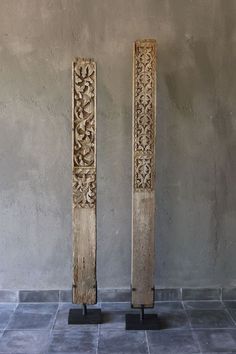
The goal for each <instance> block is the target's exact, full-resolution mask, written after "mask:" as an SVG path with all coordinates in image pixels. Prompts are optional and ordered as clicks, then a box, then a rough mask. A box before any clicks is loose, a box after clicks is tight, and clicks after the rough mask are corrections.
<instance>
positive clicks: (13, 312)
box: [2, 303, 19, 336]
mask: <svg viewBox="0 0 236 354" xmlns="http://www.w3.org/2000/svg"><path fill="white" fill-rule="evenodd" d="M18 305H19V303H17V304H16V306H15V308H14V311H12V314H11V315H10V316H9V319H8V321H7V324H6V327H5V328H4V329H3V330H2V331H3V333H2V336H3V334H4V333H5V331H7V327H8V325H9V323H10V321H11V319H12V317H13V316H14V314H15V311H16V308H17V306H18Z"/></svg>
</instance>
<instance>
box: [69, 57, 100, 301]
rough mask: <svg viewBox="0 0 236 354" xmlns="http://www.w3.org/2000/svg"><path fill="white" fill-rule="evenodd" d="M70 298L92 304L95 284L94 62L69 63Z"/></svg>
mask: <svg viewBox="0 0 236 354" xmlns="http://www.w3.org/2000/svg"><path fill="white" fill-rule="evenodd" d="M72 132H73V134H72V166H73V171H72V173H73V207H72V232H73V302H74V303H76V304H95V303H96V302H97V285H96V65H95V62H94V61H93V60H91V59H81V58H79V59H76V60H75V61H74V62H73V64H72Z"/></svg>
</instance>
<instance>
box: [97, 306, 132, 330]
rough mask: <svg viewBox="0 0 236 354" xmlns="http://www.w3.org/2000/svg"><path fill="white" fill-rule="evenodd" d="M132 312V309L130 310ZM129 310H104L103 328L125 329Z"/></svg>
mask: <svg viewBox="0 0 236 354" xmlns="http://www.w3.org/2000/svg"><path fill="white" fill-rule="evenodd" d="M129 312H130V311H129ZM126 313H127V311H105V310H104V311H103V312H102V324H101V327H103V328H110V329H125V314H126Z"/></svg>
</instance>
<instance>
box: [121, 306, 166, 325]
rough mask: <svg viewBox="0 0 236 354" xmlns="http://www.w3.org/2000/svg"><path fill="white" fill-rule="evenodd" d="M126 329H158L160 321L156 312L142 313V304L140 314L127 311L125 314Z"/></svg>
mask: <svg viewBox="0 0 236 354" xmlns="http://www.w3.org/2000/svg"><path fill="white" fill-rule="evenodd" d="M125 321H126V325H125V329H126V330H158V329H160V323H159V321H158V317H157V314H155V313H148V314H145V313H144V306H143V305H141V309H140V314H139V315H138V314H133V313H130V314H129V313H127V314H126V316H125Z"/></svg>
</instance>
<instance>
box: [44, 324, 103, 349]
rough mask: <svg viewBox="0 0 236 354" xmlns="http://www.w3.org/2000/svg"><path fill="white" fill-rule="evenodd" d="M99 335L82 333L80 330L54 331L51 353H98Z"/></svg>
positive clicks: (50, 346)
mask: <svg viewBox="0 0 236 354" xmlns="http://www.w3.org/2000/svg"><path fill="white" fill-rule="evenodd" d="M97 344H98V334H97V333H94V332H81V331H79V330H78V329H76V330H69V331H67V330H66V331H53V332H52V338H51V342H50V345H49V353H61V352H66V353H74V352H75V353H77V354H80V353H81V354H83V353H84V354H85V353H89V354H90V353H91V354H92V353H93V354H95V353H96V348H97Z"/></svg>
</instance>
